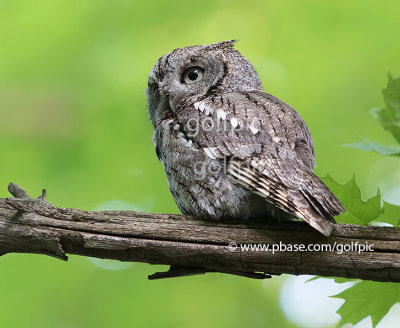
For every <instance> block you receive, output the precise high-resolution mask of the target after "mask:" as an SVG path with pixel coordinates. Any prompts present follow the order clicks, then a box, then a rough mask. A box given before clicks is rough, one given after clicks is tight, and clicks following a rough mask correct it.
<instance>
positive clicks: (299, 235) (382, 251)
mask: <svg viewBox="0 0 400 328" xmlns="http://www.w3.org/2000/svg"><path fill="white" fill-rule="evenodd" d="M9 191H10V193H11V194H12V195H13V196H14V198H2V199H0V255H3V254H6V253H11V252H14V253H37V254H45V255H50V256H53V257H56V258H59V259H62V260H67V256H66V253H69V254H77V255H83V256H91V257H98V258H107V259H114V260H120V261H132V262H145V263H150V264H167V265H171V268H170V270H169V271H167V272H159V273H156V274H154V275H152V276H149V278H150V279H159V278H167V277H179V276H185V275H193V274H201V273H205V272H222V273H229V274H237V275H241V276H245V277H250V278H267V277H269V274H273V275H279V274H281V273H289V274H295V275H299V274H315V275H321V276H328V277H346V278H360V279H368V280H375V281H392V282H400V229H399V228H393V227H371V226H357V225H345V224H337V225H334V227H333V232H332V235H331V236H330V237H325V236H323V235H321V234H320V233H318V232H317V231H314V230H313V229H312V228H310V227H309V226H308V225H306V224H304V223H303V222H288V223H284V224H283V223H282V224H264V225H261V224H247V225H244V224H237V223H221V222H207V221H199V220H195V219H193V218H191V217H186V216H182V215H170V214H153V213H140V212H132V211H106V212H88V211H81V210H77V209H63V208H57V207H55V206H53V205H52V204H50V203H49V202H48V201H47V200H46V192H45V190H43V193H42V196H40V197H38V198H36V199H32V198H31V197H30V196H29V195H28V194H27V193H26V192H25V191H24V190H22V189H21V188H20V187H18V186H17V185H15V184H10V185H9ZM356 242H358V243H359V244H363V245H365V244H366V243H368V244H369V245H373V250H374V251H367V252H361V253H358V252H357V251H354V250H353V251H347V252H342V253H341V252H337V251H333V252H327V251H325V252H311V251H301V252H300V251H276V252H274V253H273V252H272V251H258V252H257V251H251V250H248V251H246V250H243V249H241V247H240V245H241V244H245V243H251V244H266V245H270V246H269V247H272V245H274V244H275V245H277V244H279V243H283V244H285V245H287V246H288V245H295V244H304V245H305V247H307V245H309V244H315V245H316V244H319V245H321V244H330V245H336V247H338V245H349V246H350V245H351V244H352V243H353V247H354V245H356V244H355V243H356ZM349 246H347V247H349ZM339 253H340V254H339ZM265 273H266V274H265ZM267 274H268V275H267Z"/></svg>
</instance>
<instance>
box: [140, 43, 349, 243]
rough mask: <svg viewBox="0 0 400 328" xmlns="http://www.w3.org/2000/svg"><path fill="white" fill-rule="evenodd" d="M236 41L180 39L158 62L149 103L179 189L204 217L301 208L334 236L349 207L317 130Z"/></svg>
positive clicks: (249, 216) (181, 201)
mask: <svg viewBox="0 0 400 328" xmlns="http://www.w3.org/2000/svg"><path fill="white" fill-rule="evenodd" d="M233 43H234V41H233V40H232V41H225V42H218V43H214V44H210V45H201V46H191V47H186V48H179V49H175V50H174V51H172V52H170V53H168V54H166V55H164V56H162V57H161V58H160V59H159V60H158V61H157V63H156V64H155V66H154V68H153V69H152V71H151V72H150V76H149V80H148V88H147V90H146V93H147V107H148V111H149V115H150V118H151V121H152V123H153V126H154V138H153V140H154V144H155V148H156V152H157V156H158V158H159V159H160V161H161V162H162V163H163V164H164V169H165V173H166V176H167V179H168V184H169V188H170V190H171V193H172V196H173V197H174V199H175V202H176V204H177V206H178V207H179V209H180V211H181V212H182V213H183V214H187V215H193V216H196V217H198V218H215V219H227V220H235V221H237V220H268V219H271V218H272V219H279V220H282V219H283V220H288V219H291V218H293V217H298V218H301V219H302V220H304V221H305V222H307V223H308V224H310V225H311V226H312V227H314V228H315V229H317V230H318V231H320V232H321V233H323V234H324V235H327V236H329V235H330V233H331V231H332V227H331V224H330V222H335V220H334V218H333V216H334V215H338V214H340V213H341V212H344V208H343V206H342V204H341V203H340V202H339V200H338V199H337V198H336V197H335V196H334V195H333V193H332V192H331V191H330V190H329V189H328V188H327V187H326V186H325V184H324V183H323V182H322V181H321V180H320V179H319V178H318V177H317V176H316V175H315V174H314V172H313V167H314V165H315V160H314V145H313V141H312V138H311V135H310V131H309V129H308V127H307V125H306V123H305V122H304V120H303V119H302V118H301V116H300V115H299V114H298V113H297V112H296V111H295V110H294V109H293V108H292V107H290V106H289V105H287V104H286V103H284V102H283V101H281V100H279V99H277V98H275V97H274V96H272V95H270V94H267V93H265V92H264V90H263V86H262V84H261V81H260V78H259V76H258V74H257V72H256V71H255V69H254V67H253V66H252V65H251V64H250V62H249V61H248V60H247V59H246V58H244V57H243V56H242V55H241V54H240V53H239V52H238V51H237V50H235V49H234V48H233Z"/></svg>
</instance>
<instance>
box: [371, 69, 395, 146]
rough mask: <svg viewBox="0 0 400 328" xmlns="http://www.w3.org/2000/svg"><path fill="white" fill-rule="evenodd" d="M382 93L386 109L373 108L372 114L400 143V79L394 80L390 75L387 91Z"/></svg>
mask: <svg viewBox="0 0 400 328" xmlns="http://www.w3.org/2000/svg"><path fill="white" fill-rule="evenodd" d="M382 93H383V98H384V100H385V108H383V109H377V108H373V109H371V111H370V112H371V114H372V115H373V116H374V117H375V118H376V119H377V120H378V122H379V123H380V124H381V125H382V126H383V128H384V129H386V130H388V131H389V132H390V133H391V134H392V135H393V137H395V139H396V140H397V141H398V142H399V143H400V78H396V79H394V78H393V77H392V76H391V75H390V73H389V74H388V83H387V86H386V89H384V90H383V91H382Z"/></svg>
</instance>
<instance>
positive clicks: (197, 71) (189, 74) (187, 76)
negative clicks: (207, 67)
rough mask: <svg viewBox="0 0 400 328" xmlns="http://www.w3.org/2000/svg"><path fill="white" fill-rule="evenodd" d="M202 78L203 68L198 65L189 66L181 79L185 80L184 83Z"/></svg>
mask: <svg viewBox="0 0 400 328" xmlns="http://www.w3.org/2000/svg"><path fill="white" fill-rule="evenodd" d="M202 78H203V69H201V68H200V67H198V66H193V67H189V68H187V69H186V70H185V71H184V72H183V81H185V83H194V82H198V81H200V80H201V79H202Z"/></svg>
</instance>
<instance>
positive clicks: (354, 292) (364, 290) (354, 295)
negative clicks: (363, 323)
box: [332, 281, 400, 326]
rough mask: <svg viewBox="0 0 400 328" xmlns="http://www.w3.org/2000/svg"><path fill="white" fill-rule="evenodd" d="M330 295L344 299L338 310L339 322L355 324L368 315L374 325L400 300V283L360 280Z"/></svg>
mask: <svg viewBox="0 0 400 328" xmlns="http://www.w3.org/2000/svg"><path fill="white" fill-rule="evenodd" d="M332 297H334V298H341V299H344V300H345V303H344V304H343V305H342V306H341V307H340V309H339V310H338V313H339V314H340V316H341V321H340V323H341V324H345V323H351V324H356V323H357V322H359V321H360V320H362V319H364V318H365V317H367V316H369V315H370V316H371V319H372V324H373V326H375V325H376V324H377V323H378V322H379V321H380V320H381V319H382V318H383V317H384V316H385V315H386V313H387V312H388V311H389V310H390V308H391V307H392V306H393V305H394V304H395V303H397V302H399V301H400V284H396V283H389V282H383V283H382V282H373V281H361V282H359V283H357V284H356V285H354V286H352V287H350V288H348V289H346V290H345V291H343V292H341V293H340V294H338V295H335V296H332Z"/></svg>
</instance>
